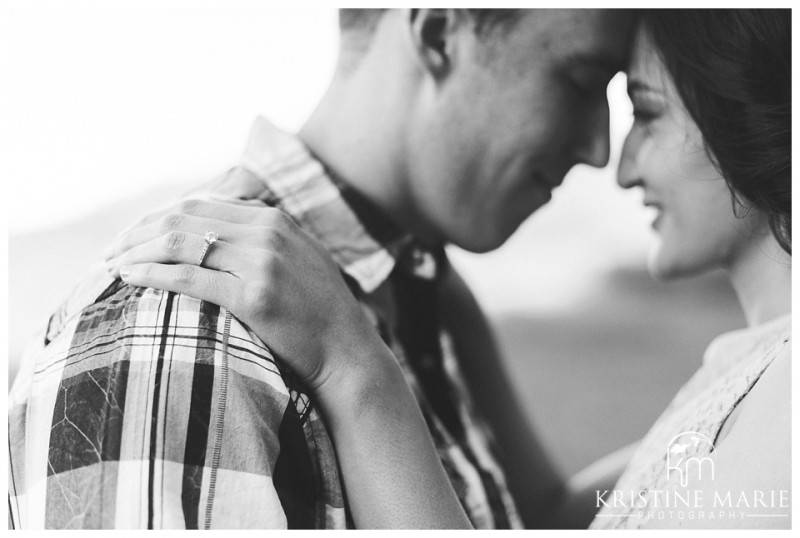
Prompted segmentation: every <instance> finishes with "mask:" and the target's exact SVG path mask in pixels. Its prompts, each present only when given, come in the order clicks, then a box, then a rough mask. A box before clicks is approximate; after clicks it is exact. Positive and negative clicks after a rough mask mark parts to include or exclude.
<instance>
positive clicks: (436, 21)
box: [408, 9, 459, 79]
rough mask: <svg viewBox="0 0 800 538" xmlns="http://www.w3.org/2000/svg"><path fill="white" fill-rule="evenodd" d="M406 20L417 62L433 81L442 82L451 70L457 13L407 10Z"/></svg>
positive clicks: (439, 10) (448, 10)
mask: <svg viewBox="0 0 800 538" xmlns="http://www.w3.org/2000/svg"><path fill="white" fill-rule="evenodd" d="M408 17H409V21H408V22H409V28H410V31H411V42H412V44H413V45H414V49H415V51H416V54H417V58H418V59H419V60H420V63H421V64H422V65H423V66H424V67H425V68H426V69H427V70H428V71H429V72H430V73H431V75H432V76H433V77H434V78H436V79H440V78H442V77H443V76H445V75H446V74H447V73H448V72H449V71H450V69H451V68H452V63H453V45H454V41H455V32H454V30H455V29H456V27H457V24H458V22H459V21H458V18H459V13H457V11H456V10H453V9H411V10H409V14H408Z"/></svg>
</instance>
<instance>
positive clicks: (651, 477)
mask: <svg viewBox="0 0 800 538" xmlns="http://www.w3.org/2000/svg"><path fill="white" fill-rule="evenodd" d="M790 35H791V33H790V14H789V12H788V11H744V10H724V11H693V10H687V11H657V12H646V13H644V14H643V19H642V23H641V27H640V30H639V32H638V35H637V39H636V43H635V46H634V50H633V54H632V60H631V65H630V68H629V94H630V96H631V100H632V101H633V105H634V116H635V121H634V125H633V127H632V129H631V131H630V133H629V134H628V137H627V139H626V142H625V146H624V149H623V155H622V159H621V163H620V169H619V183H620V185H621V186H622V187H624V188H632V187H640V188H642V190H643V191H644V203H645V205H648V206H652V207H654V208H656V210H657V211H658V214H657V217H656V219H655V221H654V222H653V227H654V229H655V231H656V233H657V234H658V236H659V243H658V244H657V245H656V247H655V248H654V250H653V255H652V257H651V263H650V267H651V271H652V273H653V274H654V275H655V276H657V277H660V278H677V277H680V276H684V275H691V274H696V273H699V272H703V271H707V270H711V269H718V268H721V269H723V270H725V271H726V272H727V274H728V275H729V277H730V279H731V282H732V284H733V287H734V288H735V290H736V293H737V296H738V298H739V302H740V304H741V306H742V309H743V310H744V313H745V317H746V319H747V323H748V328H746V329H744V330H742V331H736V332H734V333H730V334H726V335H722V336H720V337H719V338H718V339H716V340H715V341H714V343H713V344H712V345H711V346H710V347H709V349H708V351H707V353H706V355H705V359H704V363H703V365H702V367H701V368H700V369H699V370H698V372H697V373H696V374H695V376H693V378H692V379H691V380H690V381H689V382H688V383H687V384H686V385H685V386H684V387H683V388H682V389H681V391H680V392H679V393H678V395H677V396H676V398H675V400H674V401H673V402H672V403H671V404H670V406H669V407H668V408H667V410H666V411H665V412H664V414H663V415H662V416H661V417H660V418H659V419H658V420H657V422H656V423H655V424H654V426H653V427H652V429H651V430H650V432H649V433H648V435H647V436H646V437H645V438H644V440H643V442H642V443H641V445H640V447H639V448H638V450H637V452H636V454H635V455H634V457H633V459H632V460H631V461H630V463H629V464H628V466H627V468H626V470H625V472H624V473H623V474H622V476H621V478H620V480H619V481H618V482H617V485H616V487H615V488H614V491H613V492H608V491H603V492H598V498H597V508H600V509H601V510H600V512H599V513H598V514H597V517H596V518H595V520H594V523H593V526H594V527H658V526H666V527H687V526H688V527H703V526H708V527H731V528H735V527H752V526H765V527H766V526H774V527H787V526H788V525H789V524H790V519H789V517H788V504H785V503H784V501H783V500H782V499H784V497H786V496H788V490H789V489H790V478H789V473H788V470H789V469H790V463H791V461H790V450H789V447H790V383H789V379H790V377H789V368H790V360H791V341H790V315H791V314H790V312H791V293H790V291H791V179H790V177H791V152H790V143H791V112H790V111H791V95H790V94H791V91H790V89H791V68H790V65H791V61H790V41H791V37H790ZM253 210H255V209H254V208H245V207H241V206H238V205H232V204H219V206H218V207H217V208H216V209H215V211H214V214H213V215H208V216H207V217H209V218H211V219H212V222H209V229H215V228H214V222H213V220H216V221H217V222H219V223H220V225H221V224H222V222H223V221H224V222H238V220H237V219H238V216H239V215H242V214H244V213H245V212H247V211H253ZM274 234H275V236H276V237H275V240H277V241H280V244H281V250H280V258H279V259H278V258H273V261H274V263H273V265H272V269H271V270H270V272H269V274H268V275H267V278H268V280H269V281H270V282H271V283H272V284H274V285H273V286H272V288H271V289H273V290H281V293H283V294H286V295H292V292H291V291H289V292H287V290H297V291H298V293H300V292H302V294H301V296H303V297H307V298H308V300H307V301H306V302H305V303H302V302H301V301H297V300H296V297H295V300H293V302H292V303H291V304H284V303H282V302H281V301H280V295H281V294H276V293H273V294H272V295H268V296H267V297H266V301H264V302H256V301H251V302H248V303H246V304H233V302H232V301H230V298H229V297H226V296H220V295H219V293H218V292H217V291H215V290H219V289H221V287H220V286H217V285H214V279H222V278H225V277H226V274H227V273H234V274H238V275H244V276H242V278H241V279H240V282H242V283H243V284H242V285H243V286H244V285H246V283H247V282H248V280H249V279H248V278H247V275H250V276H252V277H253V278H258V279H259V280H261V279H263V273H260V272H259V271H261V269H259V268H257V267H237V266H234V265H235V264H234V262H233V261H231V262H230V263H231V265H230V266H225V264H224V262H221V261H218V262H217V265H220V267H216V269H219V270H218V271H209V272H208V274H209V279H210V280H209V286H208V287H207V288H206V289H205V290H201V291H200V292H198V293H197V295H198V296H199V298H201V299H204V300H209V301H212V302H216V303H218V304H221V305H222V306H226V307H228V308H229V309H231V310H232V312H233V313H234V314H235V315H236V316H237V317H239V318H240V319H242V320H243V321H244V322H245V323H247V324H248V325H249V326H250V327H251V328H252V329H253V331H254V332H256V333H257V334H259V333H260V331H261V330H263V331H264V334H267V331H266V329H265V327H267V326H268V325H269V323H270V319H276V318H277V317H279V316H281V317H284V318H287V319H296V320H298V322H297V326H296V329H297V332H296V333H295V334H289V333H285V336H284V338H286V339H287V342H285V343H284V344H287V345H284V347H285V348H291V341H292V340H293V339H297V340H298V341H300V340H309V339H312V338H322V337H323V336H324V335H333V337H331V338H329V339H328V340H327V342H328V343H329V344H330V345H326V346H320V350H319V353H317V356H313V357H309V356H308V355H302V358H296V357H292V356H284V357H283V358H284V359H285V360H286V361H287V362H289V363H290V365H291V367H292V368H293V369H294V370H295V371H296V372H297V373H298V374H299V375H300V376H301V377H302V378H303V379H304V380H305V382H306V384H307V385H308V387H309V388H310V389H311V390H312V391H313V392H314V394H315V395H316V397H317V399H318V401H319V403H320V405H321V407H322V409H323V412H324V414H325V416H326V419H327V421H328V424H329V426H330V428H331V431H332V434H333V436H334V440H335V443H336V448H337V453H338V456H339V458H340V464H341V467H342V472H343V475H344V480H345V483H346V485H347V490H348V496H349V502H350V505H351V508H352V511H353V514H354V518H355V522H356V524H357V525H358V526H378V525H382V524H387V522H393V523H395V524H396V523H397V522H401V524H402V525H403V526H419V527H428V528H431V527H459V526H468V521H467V520H466V518H465V517H464V513H463V511H462V509H461V507H460V506H459V505H458V503H457V501H455V499H454V497H453V496H452V495H449V496H448V495H447V494H443V493H442V492H446V491H447V490H448V488H449V485H448V484H447V483H444V480H445V479H444V473H442V472H441V464H440V463H439V461H438V459H437V457H436V455H435V453H434V451H433V447H432V445H431V443H430V441H429V439H428V435H427V434H426V433H425V432H426V431H427V430H426V428H425V425H424V423H423V418H422V416H421V415H420V413H419V410H418V408H417V406H416V404H415V402H414V399H413V396H412V395H411V394H410V391H409V390H408V388H407V387H406V385H405V384H404V383H401V382H397V381H398V377H401V376H402V374H401V372H400V371H399V369H398V367H397V363H396V360H395V358H394V357H393V356H392V354H391V353H390V352H389V350H388V349H387V348H386V347H385V346H384V345H383V343H382V342H381V341H380V339H379V338H378V337H377V336H376V335H375V334H374V333H373V331H371V330H370V329H369V326H368V324H367V323H366V321H365V320H364V319H363V313H362V312H361V311H360V309H359V308H358V306H357V305H356V303H355V302H354V301H353V300H352V298H351V297H350V295H349V292H348V290H347V287H346V286H345V284H344V282H343V281H342V279H341V277H340V275H339V273H338V270H337V268H336V267H335V265H334V264H333V263H332V262H331V261H330V260H329V259H328V256H327V253H325V252H323V251H322V249H321V248H319V247H318V246H317V245H315V244H314V242H313V241H312V240H311V239H309V238H308V237H307V236H305V234H303V233H300V232H299V230H297V229H295V228H293V227H291V226H289V227H286V226H282V227H280V229H278V228H276V230H275V232H274ZM157 237H158V232H157V230H154V227H147V226H143V227H139V228H138V229H137V228H134V229H133V230H130V231H128V232H127V233H126V235H125V236H123V237H121V238H120V240H119V244H121V245H126V246H125V248H124V249H123V250H127V252H124V253H122V254H120V255H118V256H116V257H115V258H114V259H110V260H109V263H110V266H111V267H112V271H114V272H116V271H119V274H120V275H121V278H122V279H123V280H124V281H125V282H127V283H130V284H134V285H139V286H154V287H159V288H163V289H168V290H172V291H182V288H181V286H180V283H178V282H177V281H175V280H170V279H166V280H164V279H156V278H154V277H153V276H152V274H153V273H148V272H147V271H146V270H145V269H146V268H147V265H146V264H147V263H148V262H156V263H170V262H174V261H176V260H171V259H169V258H165V257H162V256H160V255H158V254H153V253H152V252H153V251H152V250H150V249H147V248H134V249H133V250H130V249H131V248H132V247H135V246H137V245H140V244H146V243H148V242H150V241H154V240H157ZM226 241H227V242H230V243H234V244H237V245H240V246H241V247H242V248H247V249H252V250H253V251H256V250H258V249H259V248H260V246H258V245H256V246H254V245H252V244H250V243H248V242H247V239H246V238H245V237H244V236H243V237H241V238H236V237H226ZM117 252H119V249H117ZM293 267H304V268H307V267H310V268H312V270H313V271H315V273H316V274H317V275H318V276H319V279H318V280H319V282H318V286H319V287H318V289H315V290H312V291H313V292H312V293H309V290H308V289H306V288H307V287H308V285H309V283H308V281H305V280H304V281H303V282H302V283H301V282H300V281H299V280H296V281H295V280H293V276H294V271H293V270H292V268H293ZM159 274H160V273H159ZM333 313H335V314H333ZM271 337H272V339H274V334H273V335H272V336H271ZM323 348H324V349H323ZM364 410H369V411H368V412H365V411H364ZM387 439H388V440H390V441H391V442H387ZM387 447H389V448H387ZM377 448H380V450H377ZM692 462H694V464H695V467H692V466H691V463H692ZM410 465H413V466H415V467H416V468H418V469H424V470H426V471H429V472H426V473H424V474H425V475H426V476H428V477H429V479H428V481H427V482H426V483H425V484H422V485H420V484H419V483H407V482H405V481H404V480H403V477H404V476H403V475H404V469H407V468H408V466H410ZM704 465H705V467H704ZM758 491H760V492H772V495H771V496H770V495H769V494H767V495H768V496H767V498H766V500H765V498H763V497H762V498H761V499H760V503H759V501H758V500H757V499H755V498H754V497H755V492H758ZM762 495H763V494H762ZM742 496H744V497H742ZM742 499H744V501H743V500H742ZM787 503H788V501H787ZM753 509H755V511H753ZM670 510H671V511H670ZM748 510H750V512H748ZM392 512H401V516H402V517H399V518H395V519H392V516H393V515H394V514H393V513H392ZM667 512H669V514H670V515H665V514H666V513H667ZM690 512H691V515H690ZM701 513H702V515H700V514H701ZM720 514H725V515H722V516H721V515H720ZM384 516H385V519H382V518H383V517H384Z"/></svg>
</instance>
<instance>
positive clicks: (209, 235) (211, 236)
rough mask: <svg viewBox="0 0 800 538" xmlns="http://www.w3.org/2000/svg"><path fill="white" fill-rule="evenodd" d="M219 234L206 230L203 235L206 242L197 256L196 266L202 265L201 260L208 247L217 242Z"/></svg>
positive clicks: (204, 256)
mask: <svg viewBox="0 0 800 538" xmlns="http://www.w3.org/2000/svg"><path fill="white" fill-rule="evenodd" d="M217 239H219V236H218V235H217V234H216V233H215V232H211V231H208V232H206V235H204V236H203V240H204V241H205V242H206V244H205V245H203V250H202V252H200V257H199V258H197V266H198V267H201V266H202V265H203V260H204V259H205V258H206V254H207V253H208V248H209V247H210V246H211V245H213V244H214V243H216V242H217Z"/></svg>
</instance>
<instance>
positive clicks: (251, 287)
mask: <svg viewBox="0 0 800 538" xmlns="http://www.w3.org/2000/svg"><path fill="white" fill-rule="evenodd" d="M208 232H213V233H214V234H216V237H217V238H218V239H217V240H216V241H214V242H212V243H211V244H207V239H206V234H207V233H208ZM204 249H206V252H205V255H204V256H202V264H201V265H202V266H200V265H199V264H198V262H199V261H200V258H201V253H202V252H203V250H204ZM104 256H105V258H106V263H107V267H108V270H109V272H110V273H111V274H112V275H113V276H114V277H119V278H121V279H122V280H123V281H124V282H126V283H128V284H132V285H136V286H143V287H151V288H157V289H163V290H167V291H172V292H177V293H183V294H186V295H189V296H192V297H196V298H198V299H201V300H204V301H209V302H212V303H215V304H218V305H220V306H223V307H225V308H227V309H228V310H230V311H231V312H232V313H233V314H234V315H235V316H236V317H237V318H238V319H239V320H240V321H242V322H243V323H245V324H246V325H248V326H249V327H250V329H251V330H253V331H254V332H255V333H256V334H257V335H258V336H259V338H261V339H262V340H263V341H264V343H266V344H267V345H268V346H269V347H270V349H271V350H272V351H273V352H274V353H276V354H277V356H278V357H279V358H281V359H282V360H283V361H284V362H286V363H287V364H288V365H289V366H290V367H291V368H292V369H293V370H294V371H295V372H296V373H297V374H298V375H299V376H300V377H301V378H302V379H303V380H304V382H305V383H306V384H307V386H308V387H309V388H310V389H311V390H312V391H321V390H323V386H324V385H326V384H330V383H329V381H330V379H331V378H336V377H341V375H342V372H343V371H344V370H347V371H348V372H349V373H348V374H347V375H349V376H352V375H356V374H357V373H358V372H360V371H361V370H360V366H359V365H358V360H357V357H362V358H363V360H364V361H367V360H368V359H367V356H369V355H371V354H375V353H377V354H383V355H385V351H386V350H385V349H384V348H385V346H383V343H382V342H381V341H380V338H379V337H378V336H377V334H376V332H375V331H374V329H373V328H372V326H371V325H370V323H369V322H368V320H367V319H366V316H365V314H364V312H363V309H362V307H361V305H360V304H359V303H358V302H357V301H356V300H355V298H354V297H353V295H352V293H351V291H350V289H349V288H348V286H347V284H346V283H345V281H344V278H343V276H342V274H341V272H340V270H339V267H338V266H337V265H336V263H335V262H334V261H333V259H332V258H331V256H330V255H329V253H328V252H327V251H326V250H325V249H324V248H323V247H322V246H321V245H320V244H319V243H318V242H317V241H316V240H315V239H314V238H313V237H311V236H310V235H308V234H307V233H306V232H305V231H304V230H302V229H300V228H299V227H298V226H297V225H296V224H295V223H294V221H293V220H292V218H291V217H289V216H288V215H287V214H285V213H284V212H282V211H280V210H278V209H274V208H270V207H267V206H265V205H263V204H261V203H258V202H256V203H255V204H254V203H253V202H248V203H239V202H235V201H226V202H223V201H210V200H187V201H184V202H181V203H179V204H178V205H176V206H174V207H171V208H168V209H166V210H164V211H159V212H156V213H153V214H151V215H148V216H147V217H145V218H143V219H142V220H140V221H139V222H138V223H136V224H135V225H133V226H132V227H130V228H128V229H127V230H125V231H124V232H122V233H121V234H120V235H119V236H117V238H116V239H115V240H114V242H113V243H112V245H111V246H110V247H109V248H108V249H107V250H106V251H105V253H104ZM353 370H355V373H354V372H353ZM347 382H348V384H350V385H352V384H353V382H354V379H348V380H347Z"/></svg>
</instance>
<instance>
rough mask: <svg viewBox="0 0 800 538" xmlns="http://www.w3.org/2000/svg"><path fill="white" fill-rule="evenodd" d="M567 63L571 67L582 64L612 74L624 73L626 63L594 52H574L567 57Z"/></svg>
mask: <svg viewBox="0 0 800 538" xmlns="http://www.w3.org/2000/svg"><path fill="white" fill-rule="evenodd" d="M567 63H569V64H571V65H576V64H581V65H588V66H590V67H597V68H600V69H603V70H605V71H609V72H611V73H616V72H618V71H622V70H623V68H624V62H621V61H617V60H615V59H614V58H612V57H610V56H608V55H606V54H603V53H600V52H593V51H586V52H574V53H572V54H570V55H569V56H568V57H567Z"/></svg>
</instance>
